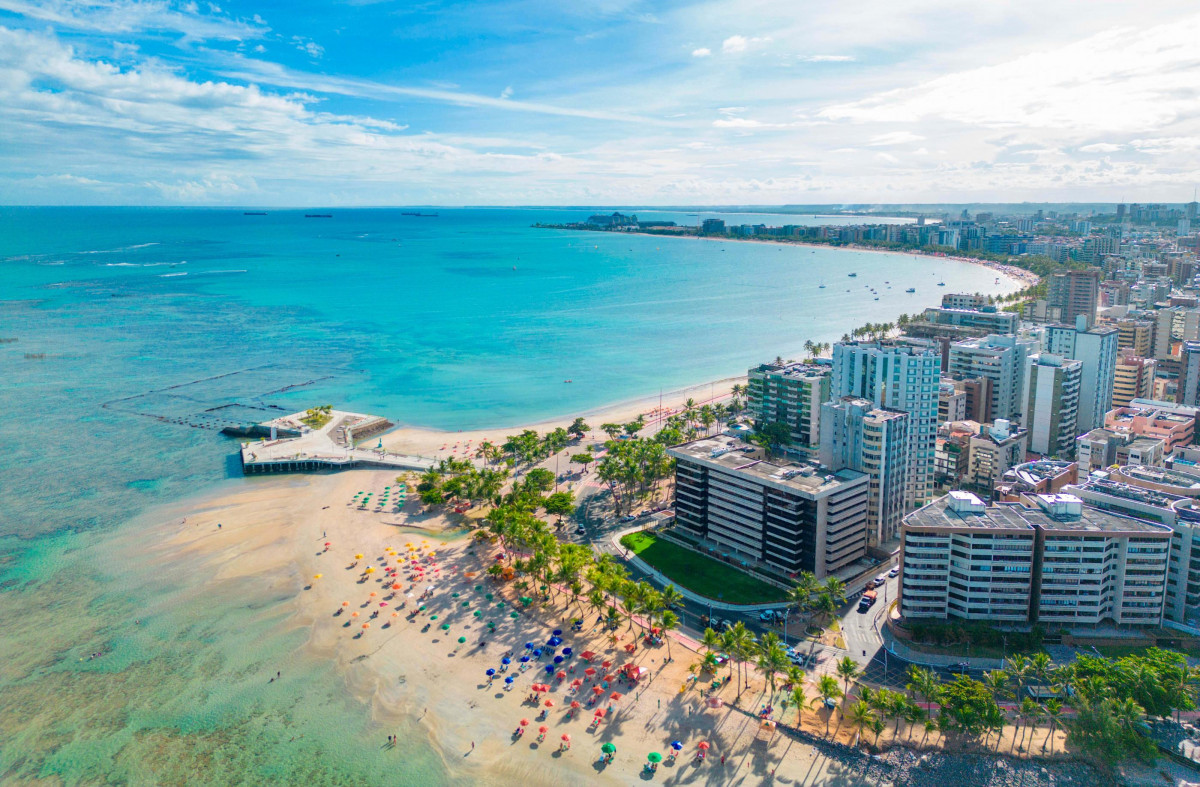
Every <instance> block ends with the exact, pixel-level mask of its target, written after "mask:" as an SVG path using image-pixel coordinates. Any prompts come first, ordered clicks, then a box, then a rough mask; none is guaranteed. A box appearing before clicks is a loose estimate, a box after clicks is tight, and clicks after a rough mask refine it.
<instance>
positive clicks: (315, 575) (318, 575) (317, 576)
mask: <svg viewBox="0 0 1200 787" xmlns="http://www.w3.org/2000/svg"><path fill="white" fill-rule="evenodd" d="M323 576H325V575H324V574H313V579H320V578H321V577H323Z"/></svg>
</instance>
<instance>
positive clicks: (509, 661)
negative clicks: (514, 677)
mask: <svg viewBox="0 0 1200 787" xmlns="http://www.w3.org/2000/svg"><path fill="white" fill-rule="evenodd" d="M500 663H501V664H505V665H508V664H512V659H510V658H509V657H508V656H505V657H504V658H502V659H500Z"/></svg>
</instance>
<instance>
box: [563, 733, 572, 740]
mask: <svg viewBox="0 0 1200 787" xmlns="http://www.w3.org/2000/svg"><path fill="white" fill-rule="evenodd" d="M562 739H563V740H564V741H568V742H570V740H571V736H570V735H568V734H567V733H565V732H564V733H563V734H562Z"/></svg>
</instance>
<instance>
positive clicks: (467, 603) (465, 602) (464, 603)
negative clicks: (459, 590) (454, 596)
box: [462, 601, 471, 607]
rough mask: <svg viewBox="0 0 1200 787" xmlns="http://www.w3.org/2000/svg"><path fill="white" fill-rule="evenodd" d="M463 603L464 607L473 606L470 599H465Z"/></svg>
mask: <svg viewBox="0 0 1200 787" xmlns="http://www.w3.org/2000/svg"><path fill="white" fill-rule="evenodd" d="M462 605H463V606H464V607H469V606H471V602H470V601H464V602H463V603H462Z"/></svg>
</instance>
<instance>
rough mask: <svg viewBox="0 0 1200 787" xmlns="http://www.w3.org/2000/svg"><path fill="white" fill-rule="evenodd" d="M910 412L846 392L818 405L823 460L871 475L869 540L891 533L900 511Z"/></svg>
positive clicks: (889, 537)
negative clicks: (819, 407) (884, 406)
mask: <svg viewBox="0 0 1200 787" xmlns="http://www.w3.org/2000/svg"><path fill="white" fill-rule="evenodd" d="M908 423H909V415H908V413H905V412H901V411H899V410H885V409H882V408H878V407H876V406H875V405H874V404H873V403H872V402H871V401H870V400H868V399H859V398H856V397H853V396H846V397H843V398H841V399H835V400H834V401H831V402H826V403H825V404H824V405H822V406H821V445H820V453H819V454H818V456H819V457H820V461H821V464H823V465H828V466H829V467H830V468H832V469H834V470H841V469H842V468H844V467H848V468H850V469H851V470H856V471H858V472H860V473H866V474H867V475H868V476H870V478H871V484H870V493H869V495H868V497H867V543H868V544H871V545H876V544H883V543H886V542H888V541H890V540H892V538H894V537H895V535H896V532H897V530H898V529H899V527H900V519H901V517H903V516H904V491H905V487H906V485H907V484H906V481H907V478H908Z"/></svg>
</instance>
